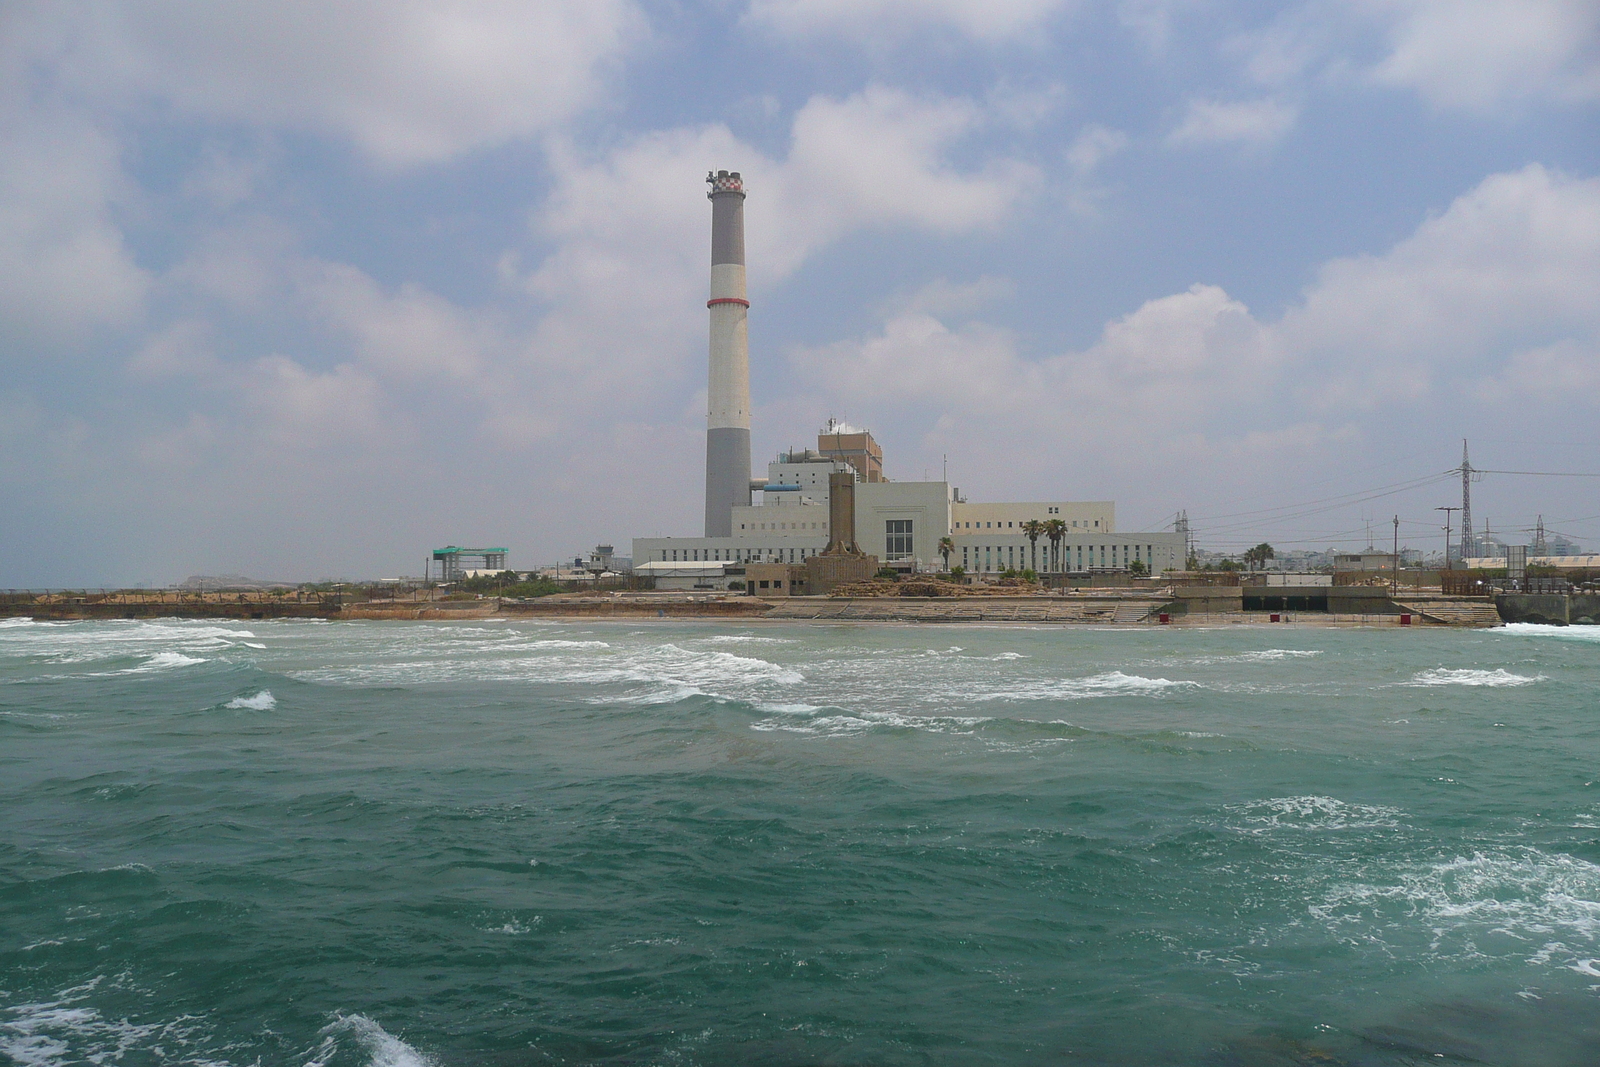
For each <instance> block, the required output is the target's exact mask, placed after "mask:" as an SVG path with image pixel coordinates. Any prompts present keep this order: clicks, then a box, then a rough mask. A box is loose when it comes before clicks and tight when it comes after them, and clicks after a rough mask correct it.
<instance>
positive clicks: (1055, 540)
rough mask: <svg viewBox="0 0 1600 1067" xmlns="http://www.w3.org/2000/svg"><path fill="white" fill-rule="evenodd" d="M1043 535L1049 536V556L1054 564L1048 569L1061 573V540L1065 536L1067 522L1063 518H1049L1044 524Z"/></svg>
mask: <svg viewBox="0 0 1600 1067" xmlns="http://www.w3.org/2000/svg"><path fill="white" fill-rule="evenodd" d="M1044 533H1045V536H1046V537H1048V538H1050V558H1051V559H1052V560H1053V561H1054V563H1055V565H1054V566H1053V567H1051V568H1050V569H1051V570H1053V571H1055V572H1056V573H1057V574H1059V573H1061V542H1062V541H1063V540H1065V539H1066V536H1067V523H1066V520H1065V519H1050V520H1048V521H1046V522H1045V524H1044Z"/></svg>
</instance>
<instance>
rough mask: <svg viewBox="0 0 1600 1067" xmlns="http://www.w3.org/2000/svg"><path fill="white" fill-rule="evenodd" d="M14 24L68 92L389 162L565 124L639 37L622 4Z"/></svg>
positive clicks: (637, 19)
mask: <svg viewBox="0 0 1600 1067" xmlns="http://www.w3.org/2000/svg"><path fill="white" fill-rule="evenodd" d="M12 25H13V28H14V29H16V30H17V31H18V32H19V33H22V34H24V35H25V36H26V37H27V39H28V40H29V41H30V43H31V47H32V51H33V53H34V55H35V56H36V57H38V58H39V59H41V60H43V61H44V62H45V63H46V64H47V65H48V66H49V68H50V69H51V70H52V71H53V73H54V77H55V78H56V79H57V80H58V82H59V84H60V86H61V87H62V88H63V90H64V91H67V92H69V93H71V94H73V95H78V96H83V97H85V98H88V99H92V100H95V101H97V102H98V103H99V104H101V105H104V106H110V107H129V106H139V105H143V106H146V107H159V108H170V109H176V110H177V111H179V112H180V113H183V114H188V115H194V116H201V117H204V118H208V119H216V120H221V121H238V122H245V123H254V124H260V125H266V126H277V127H282V128H286V129H299V130H310V131H314V132H317V133H323V134H331V135H334V136H338V137H346V138H349V139H350V140H351V141H353V142H354V143H355V144H357V145H358V146H360V148H361V149H362V150H364V151H365V152H367V153H369V154H370V155H371V156H372V157H374V158H376V159H378V160H380V161H382V162H385V163H389V164H396V165H404V164H414V163H422V162H429V161H435V160H444V159H449V158H451V157H453V156H456V155H459V154H460V153H463V152H467V151H471V150H473V149H477V148H482V147H485V146H489V145H494V144H498V143H501V142H504V141H507V140H510V139H513V138H518V137H526V136H528V135H531V134H535V133H539V132H541V131H546V130H549V129H551V128H553V127H556V126H558V125H560V124H561V123H563V122H565V121H566V120H568V119H570V118H571V117H572V116H573V115H575V114H576V113H578V112H579V111H581V110H582V109H584V108H586V107H589V106H591V105H592V104H594V103H595V102H596V101H597V100H599V99H600V98H601V95H602V92H603V89H604V86H605V82H606V75H607V69H608V67H609V66H610V65H611V64H613V63H615V62H616V61H617V60H618V59H620V58H621V57H622V56H623V55H624V54H625V52H626V51H627V49H628V48H629V46H630V45H631V44H632V43H634V42H635V41H637V40H639V39H640V38H641V37H642V34H643V31H644V21H643V18H642V16H641V15H640V14H639V12H638V10H637V8H636V7H635V6H634V5H633V4H632V3H630V2H628V0H587V2H585V3H580V4H574V3H565V2H562V0H329V2H324V3H316V4H279V3H268V2H264V0H256V2H247V3H233V4H219V3H214V2H211V0H126V2H113V0H105V2H94V3H71V2H66V3H55V2H51V3H45V2H39V3H33V4H28V5H26V6H25V7H24V8H23V9H22V11H21V12H20V13H17V14H14V15H13V16H12Z"/></svg>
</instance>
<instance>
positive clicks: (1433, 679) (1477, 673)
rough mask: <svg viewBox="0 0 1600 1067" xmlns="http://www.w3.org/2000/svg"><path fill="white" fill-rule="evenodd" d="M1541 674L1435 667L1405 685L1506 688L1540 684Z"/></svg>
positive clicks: (1542, 677)
mask: <svg viewBox="0 0 1600 1067" xmlns="http://www.w3.org/2000/svg"><path fill="white" fill-rule="evenodd" d="M1544 680H1545V676H1544V675H1542V674H1534V675H1528V674H1512V673H1511V672H1510V671H1508V670H1506V669H1505V668H1504V667H1496V668H1495V669H1494V670H1492V671H1482V670H1471V669H1463V670H1452V669H1450V668H1448V667H1436V668H1434V669H1433V670H1427V671H1418V672H1417V673H1416V674H1415V675H1413V676H1412V678H1411V681H1409V682H1407V683H1406V684H1407V685H1418V686H1435V685H1472V686H1483V685H1487V686H1496V687H1498V686H1508V685H1533V684H1534V683H1535V682H1542V681H1544Z"/></svg>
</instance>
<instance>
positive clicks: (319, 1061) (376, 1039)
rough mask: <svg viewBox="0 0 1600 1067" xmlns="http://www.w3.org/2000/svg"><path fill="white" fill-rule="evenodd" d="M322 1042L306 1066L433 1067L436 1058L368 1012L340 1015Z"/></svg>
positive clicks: (323, 1036)
mask: <svg viewBox="0 0 1600 1067" xmlns="http://www.w3.org/2000/svg"><path fill="white" fill-rule="evenodd" d="M321 1036H322V1044H321V1045H320V1046H318V1047H317V1049H316V1051H315V1052H313V1053H312V1054H311V1055H310V1057H309V1058H308V1059H307V1060H306V1061H305V1064H304V1065H303V1067H344V1065H345V1064H358V1063H359V1064H361V1065H363V1067H432V1065H433V1059H432V1057H430V1056H427V1055H424V1054H423V1053H421V1052H418V1051H417V1050H416V1049H414V1048H412V1047H411V1046H410V1045H408V1044H406V1043H405V1042H404V1041H402V1040H400V1039H399V1038H398V1037H395V1036H394V1035H393V1034H391V1033H390V1032H389V1031H387V1030H385V1029H384V1028H383V1027H382V1026H380V1025H378V1024H377V1023H375V1022H373V1021H372V1020H371V1019H369V1018H367V1017H366V1016H365V1015H339V1016H335V1018H334V1021H333V1022H331V1023H329V1024H328V1025H327V1026H325V1027H323V1028H322V1035H321Z"/></svg>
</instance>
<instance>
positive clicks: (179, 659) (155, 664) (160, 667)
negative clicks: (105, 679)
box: [111, 652, 205, 674]
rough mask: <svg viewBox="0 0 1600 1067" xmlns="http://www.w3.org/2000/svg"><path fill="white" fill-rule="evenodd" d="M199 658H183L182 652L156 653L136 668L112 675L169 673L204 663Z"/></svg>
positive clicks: (203, 660)
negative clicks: (179, 668) (152, 672)
mask: <svg viewBox="0 0 1600 1067" xmlns="http://www.w3.org/2000/svg"><path fill="white" fill-rule="evenodd" d="M204 662H205V659H204V658H203V657H200V656H185V655H184V654H183V653H182V652H157V653H156V654H155V655H153V656H151V657H150V658H149V659H147V660H145V661H144V662H143V663H141V664H140V665H139V666H137V667H129V668H127V669H126V670H121V671H112V672H111V673H113V674H148V673H149V672H150V671H170V670H174V669H176V668H178V667H193V666H194V665H195V664H197V663H204Z"/></svg>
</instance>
